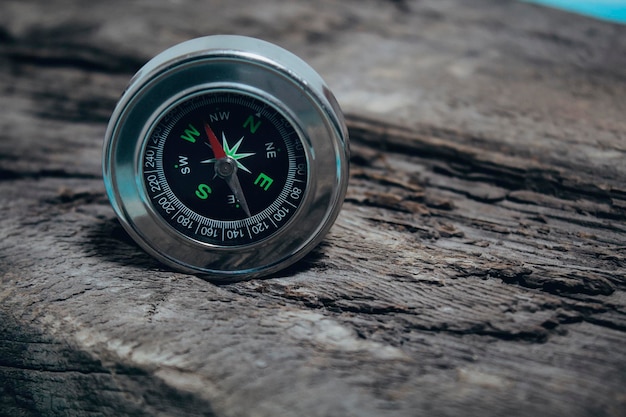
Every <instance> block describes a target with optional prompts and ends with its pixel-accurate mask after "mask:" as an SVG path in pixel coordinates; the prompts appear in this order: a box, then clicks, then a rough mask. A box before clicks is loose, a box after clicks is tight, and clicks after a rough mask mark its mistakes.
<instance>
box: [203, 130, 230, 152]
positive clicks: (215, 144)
mask: <svg viewBox="0 0 626 417" xmlns="http://www.w3.org/2000/svg"><path fill="white" fill-rule="evenodd" d="M204 131H205V132H206V135H207V136H208V137H209V145H211V149H213V154H214V155H215V158H216V159H222V158H226V152H224V148H222V145H221V144H220V141H219V140H218V139H217V136H215V133H213V130H211V127H210V126H209V124H208V123H205V124H204Z"/></svg>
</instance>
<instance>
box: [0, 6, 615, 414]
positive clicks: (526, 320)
mask: <svg viewBox="0 0 626 417" xmlns="http://www.w3.org/2000/svg"><path fill="white" fill-rule="evenodd" d="M212 33H238V34H243V35H251V36H257V37H261V38H264V39H266V40H269V41H273V42H275V43H278V44H280V45H282V46H284V47H286V48H288V49H290V50H292V51H293V52H295V53H297V54H298V55H300V56H301V57H303V58H304V59H306V60H307V61H309V62H310V63H311V64H312V65H313V66H314V67H315V68H316V69H317V70H318V71H319V72H320V73H321V74H322V75H323V76H324V78H325V79H326V80H327V82H328V83H329V84H330V86H331V87H332V88H333V89H334V91H335V92H336V95H337V98H338V100H339V102H340V104H341V105H342V106H343V107H344V109H345V110H346V112H347V115H348V124H349V128H350V133H351V139H352V171H351V174H352V175H351V181H350V187H349V190H348V196H347V200H346V204H345V205H344V209H343V211H342V214H341V215H340V217H339V219H338V221H337V223H336V225H335V226H334V227H333V229H332V230H331V232H330V234H329V236H328V237H327V238H326V240H325V241H324V242H323V243H322V244H321V245H320V247H319V248H317V249H316V250H315V251H314V252H313V253H312V254H311V255H310V256H308V257H307V258H306V259H305V260H303V261H302V262H300V263H298V264H297V265H296V266H295V267H292V268H291V269H290V270H288V271H285V272H283V273H281V274H279V275H278V276H275V277H271V278H269V279H264V280H252V281H248V282H241V283H237V284H231V285H224V286H215V285H213V284H211V283H208V282H206V281H203V280H201V279H198V278H196V277H194V276H189V275H184V274H180V273H176V272H173V271H171V270H168V269H166V268H164V267H163V266H161V265H160V264H158V263H157V262H156V261H154V260H153V259H152V258H150V257H149V256H147V255H146V254H145V253H144V252H143V251H141V250H140V249H139V248H138V247H137V246H136V245H135V244H134V243H133V242H132V241H130V239H129V238H128V236H127V235H126V234H125V233H124V231H123V229H122V228H121V226H120V225H119V223H118V222H117V220H116V219H115V216H114V214H113V211H112V209H111V208H110V206H109V204H108V201H107V199H106V197H105V195H104V189H103V185H102V181H101V172H100V160H101V144H102V138H103V135H104V130H105V126H106V122H107V120H108V117H109V115H110V112H111V110H112V108H113V106H114V104H115V102H116V100H117V98H118V97H119V95H120V93H121V91H122V90H123V88H124V86H125V85H126V83H127V82H128V80H129V79H130V77H131V75H132V74H133V73H134V71H136V70H137V69H138V67H139V66H140V65H141V64H142V63H144V62H145V61H146V60H148V59H149V58H150V57H151V56H153V55H154V54H156V53H158V52H159V51H160V50H162V49H164V48H166V47H168V46H170V45H172V44H174V43H177V42H180V41H183V40H185V39H188V38H191V37H196V36H201V35H206V34H212ZM624 97H626V27H624V26H618V25H615V24H610V23H603V22H599V21H593V20H590V19H587V18H582V17H577V16H574V15H569V14H566V13H563V12H558V11H554V10H550V9H544V8H540V7H537V6H533V5H529V4H526V3H522V2H515V1H490V0H468V1H466V0H458V1H450V0H430V1H425V0H422V1H356V0H349V1H320V2H308V1H304V0H303V1H290V2H277V1H270V2H265V3H263V4H261V3H256V2H255V3H244V2H234V1H230V2H222V1H212V2H208V1H207V2H192V1H187V0H178V1H166V0H152V1H139V0H137V1H122V0H109V1H107V2H97V3H95V2H94V3H89V5H87V3H86V2H80V1H78V0H65V1H63V0H50V1H46V2H43V1H24V0H3V1H2V4H1V5H0V109H1V112H0V212H1V213H2V215H1V216H0V236H1V237H2V240H1V241H0V279H1V284H0V381H1V384H0V415H2V416H38V415H46V416H48V415H49V416H57V415H58V416H74V415H76V416H121V415H138V416H144V415H145V416H153V415H158V416H167V415H202V416H382V415H385V416H418V415H428V416H459V415H465V416H503V415H511V416H513V415H514V416H517V415H519V416H623V415H624V410H625V409H626V388H625V387H626V347H625V346H626V293H625V290H626V279H625V277H624V276H625V271H626V223H625V220H626V185H625V184H626V117H625V115H626V100H625V99H624Z"/></svg>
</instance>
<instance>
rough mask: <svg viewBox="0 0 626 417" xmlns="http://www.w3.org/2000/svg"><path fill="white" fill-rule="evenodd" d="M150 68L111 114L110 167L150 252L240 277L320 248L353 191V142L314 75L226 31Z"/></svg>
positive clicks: (123, 206)
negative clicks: (350, 184)
mask: <svg viewBox="0 0 626 417" xmlns="http://www.w3.org/2000/svg"><path fill="white" fill-rule="evenodd" d="M225 51H226V52H228V53H226V54H224V52H225ZM189 57H192V58H189ZM190 60H191V61H193V62H191V61H190ZM268 63H272V66H271V67H272V68H275V70H273V71H268V70H267V68H269V67H268V66H267V64H268ZM165 64H167V69H165V70H163V68H164V65H165ZM141 71H142V72H140V73H139V75H137V76H136V77H134V78H133V79H132V81H131V84H130V85H129V87H128V88H127V90H126V92H125V93H124V94H123V95H122V98H121V99H120V102H119V103H118V105H117V107H116V109H115V110H114V113H113V115H112V117H111V121H110V124H109V128H108V129H107V134H106V138H105V152H104V156H103V166H104V177H105V185H106V188H107V193H108V196H109V199H110V200H111V202H112V205H113V208H114V209H115V212H116V214H117V216H118V217H119V218H120V220H121V222H122V224H123V225H124V227H125V228H126V230H128V231H129V233H130V234H131V236H132V237H133V238H134V239H135V240H136V241H137V242H138V243H139V244H140V245H141V246H142V247H143V248H145V249H146V250H147V251H148V252H149V253H151V254H152V255H154V256H155V257H157V258H158V259H159V260H161V261H162V262H164V263H166V264H168V265H170V266H172V267H174V268H177V269H179V270H182V271H185V272H191V273H200V274H206V275H209V276H210V277H213V278H216V279H227V280H232V279H233V278H234V279H242V278H248V277H254V276H261V275H267V274H270V273H272V272H274V271H277V270H279V269H282V268H284V267H286V266H288V265H290V264H291V263H293V262H295V261H296V260H298V259H300V258H301V257H302V256H304V255H305V254H306V253H308V252H309V251H310V250H311V249H313V247H315V246H316V245H317V244H318V243H319V242H320V240H321V239H322V238H323V237H324V235H325V234H326V232H327V231H328V229H329V228H330V226H331V225H332V224H333V222H334V220H335V218H336V217H337V214H338V212H339V210H340V208H341V204H342V202H343V198H344V195H345V191H346V186H347V179H348V142H347V141H348V138H347V136H346V132H347V130H346V128H345V123H344V120H343V115H342V114H341V113H340V111H339V108H338V106H337V104H336V102H335V100H334V98H333V97H332V94H330V93H329V92H328V89H327V87H326V86H325V84H324V83H323V81H322V80H321V78H319V76H318V75H317V73H315V71H314V70H313V69H312V68H311V67H309V66H308V65H307V64H305V63H304V62H302V61H301V60H300V59H299V58H297V57H295V56H294V55H292V54H290V53H289V52H287V51H285V50H283V49H281V48H279V47H277V46H275V45H272V44H269V43H267V42H263V41H259V40H256V39H251V38H246V37H242V36H224V35H221V36H210V37H205V38H200V39H196V40H191V41H188V42H185V43H183V44H181V45H177V46H174V47H172V48H171V49H169V50H167V51H165V52H163V53H162V54H160V55H158V56H157V57H155V58H153V60H152V61H150V63H148V64H146V66H145V67H144V69H142V70H141ZM159 71H162V72H159ZM157 73H158V78H153V77H154V76H155V74H157ZM155 79H156V80H157V81H154V80H155ZM120 120H123V121H124V122H123V123H121V122H120ZM329 121H330V122H331V123H329ZM138 131H144V132H146V134H145V135H143V136H141V137H139V138H138V139H135V138H137V136H138V135H136V134H134V133H133V132H138ZM216 133H217V134H216ZM218 135H219V136H218ZM268 138H270V139H268ZM136 140H139V141H140V143H136V142H132V141H136ZM130 147H134V148H135V149H139V152H137V153H135V154H133V153H132V152H125V150H126V149H129V148H130ZM209 149H210V150H209ZM327 149H331V150H332V151H331V152H327V151H326V150H327ZM320 155H323V157H322V156H320ZM314 156H315V157H314ZM135 158H136V159H135ZM131 166H134V167H137V168H138V169H135V170H133V169H128V167H131ZM133 172H134V174H133ZM134 175H138V176H139V177H140V178H139V180H136V179H135V178H134V177H133V176H134ZM128 184H131V185H132V186H130V187H129V186H128ZM328 184H332V185H331V186H330V187H329V186H328Z"/></svg>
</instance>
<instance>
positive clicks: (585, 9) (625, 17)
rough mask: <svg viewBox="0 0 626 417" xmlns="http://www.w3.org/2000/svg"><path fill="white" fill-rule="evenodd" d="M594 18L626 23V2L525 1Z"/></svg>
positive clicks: (587, 0) (591, 0)
mask: <svg viewBox="0 0 626 417" xmlns="http://www.w3.org/2000/svg"><path fill="white" fill-rule="evenodd" d="M524 1H527V2H529V3H537V4H542V5H545V6H549V7H555V8H559V9H563V10H568V11H571V12H575V13H580V14H584V15H588V16H593V17H596V18H598V19H604V20H610V21H613V22H620V23H626V0H524Z"/></svg>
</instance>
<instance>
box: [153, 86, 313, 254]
mask: <svg viewBox="0 0 626 417" xmlns="http://www.w3.org/2000/svg"><path fill="white" fill-rule="evenodd" d="M142 159H143V163H142V167H143V173H142V178H143V181H144V187H145V190H146V192H147V195H148V197H149V200H150V201H151V203H152V205H153V206H154V208H155V209H156V212H157V213H158V214H159V215H160V216H161V218H162V219H163V220H164V221H165V222H166V223H168V224H169V226H171V227H173V228H174V229H175V230H177V231H178V232H180V233H182V234H184V235H185V236H187V237H189V238H191V239H194V240H197V241H200V242H203V243H207V244H213V245H220V246H238V245H249V244H254V243H257V242H259V241H261V240H263V239H265V238H267V237H268V236H271V235H273V234H275V233H277V232H278V231H279V230H281V228H282V227H284V226H285V225H287V224H288V223H289V221H290V219H291V218H292V217H293V216H294V214H295V213H296V211H297V210H298V208H299V206H300V204H301V202H302V201H303V199H304V196H305V193H306V189H307V180H308V163H307V155H306V152H305V150H304V146H303V144H302V142H301V139H300V135H299V134H298V131H297V130H296V129H295V128H294V125H293V124H292V123H290V121H289V120H288V119H287V117H286V116H285V115H284V114H283V113H281V112H280V111H279V110H278V109H277V108H276V107H275V106H273V105H272V104H270V103H268V102H267V101H265V100H261V99H259V98H256V97H254V96H253V95H251V94H248V93H244V92H232V91H206V92H201V93H197V94H195V95H193V96H192V97H187V98H184V99H182V100H178V101H177V102H176V103H174V104H173V105H172V106H170V107H169V109H167V110H166V111H165V112H164V113H163V116H162V117H161V118H160V120H158V121H157V123H156V124H155V125H154V128H152V129H151V131H150V132H149V133H148V140H147V141H146V142H145V147H144V149H143V152H142Z"/></svg>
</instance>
